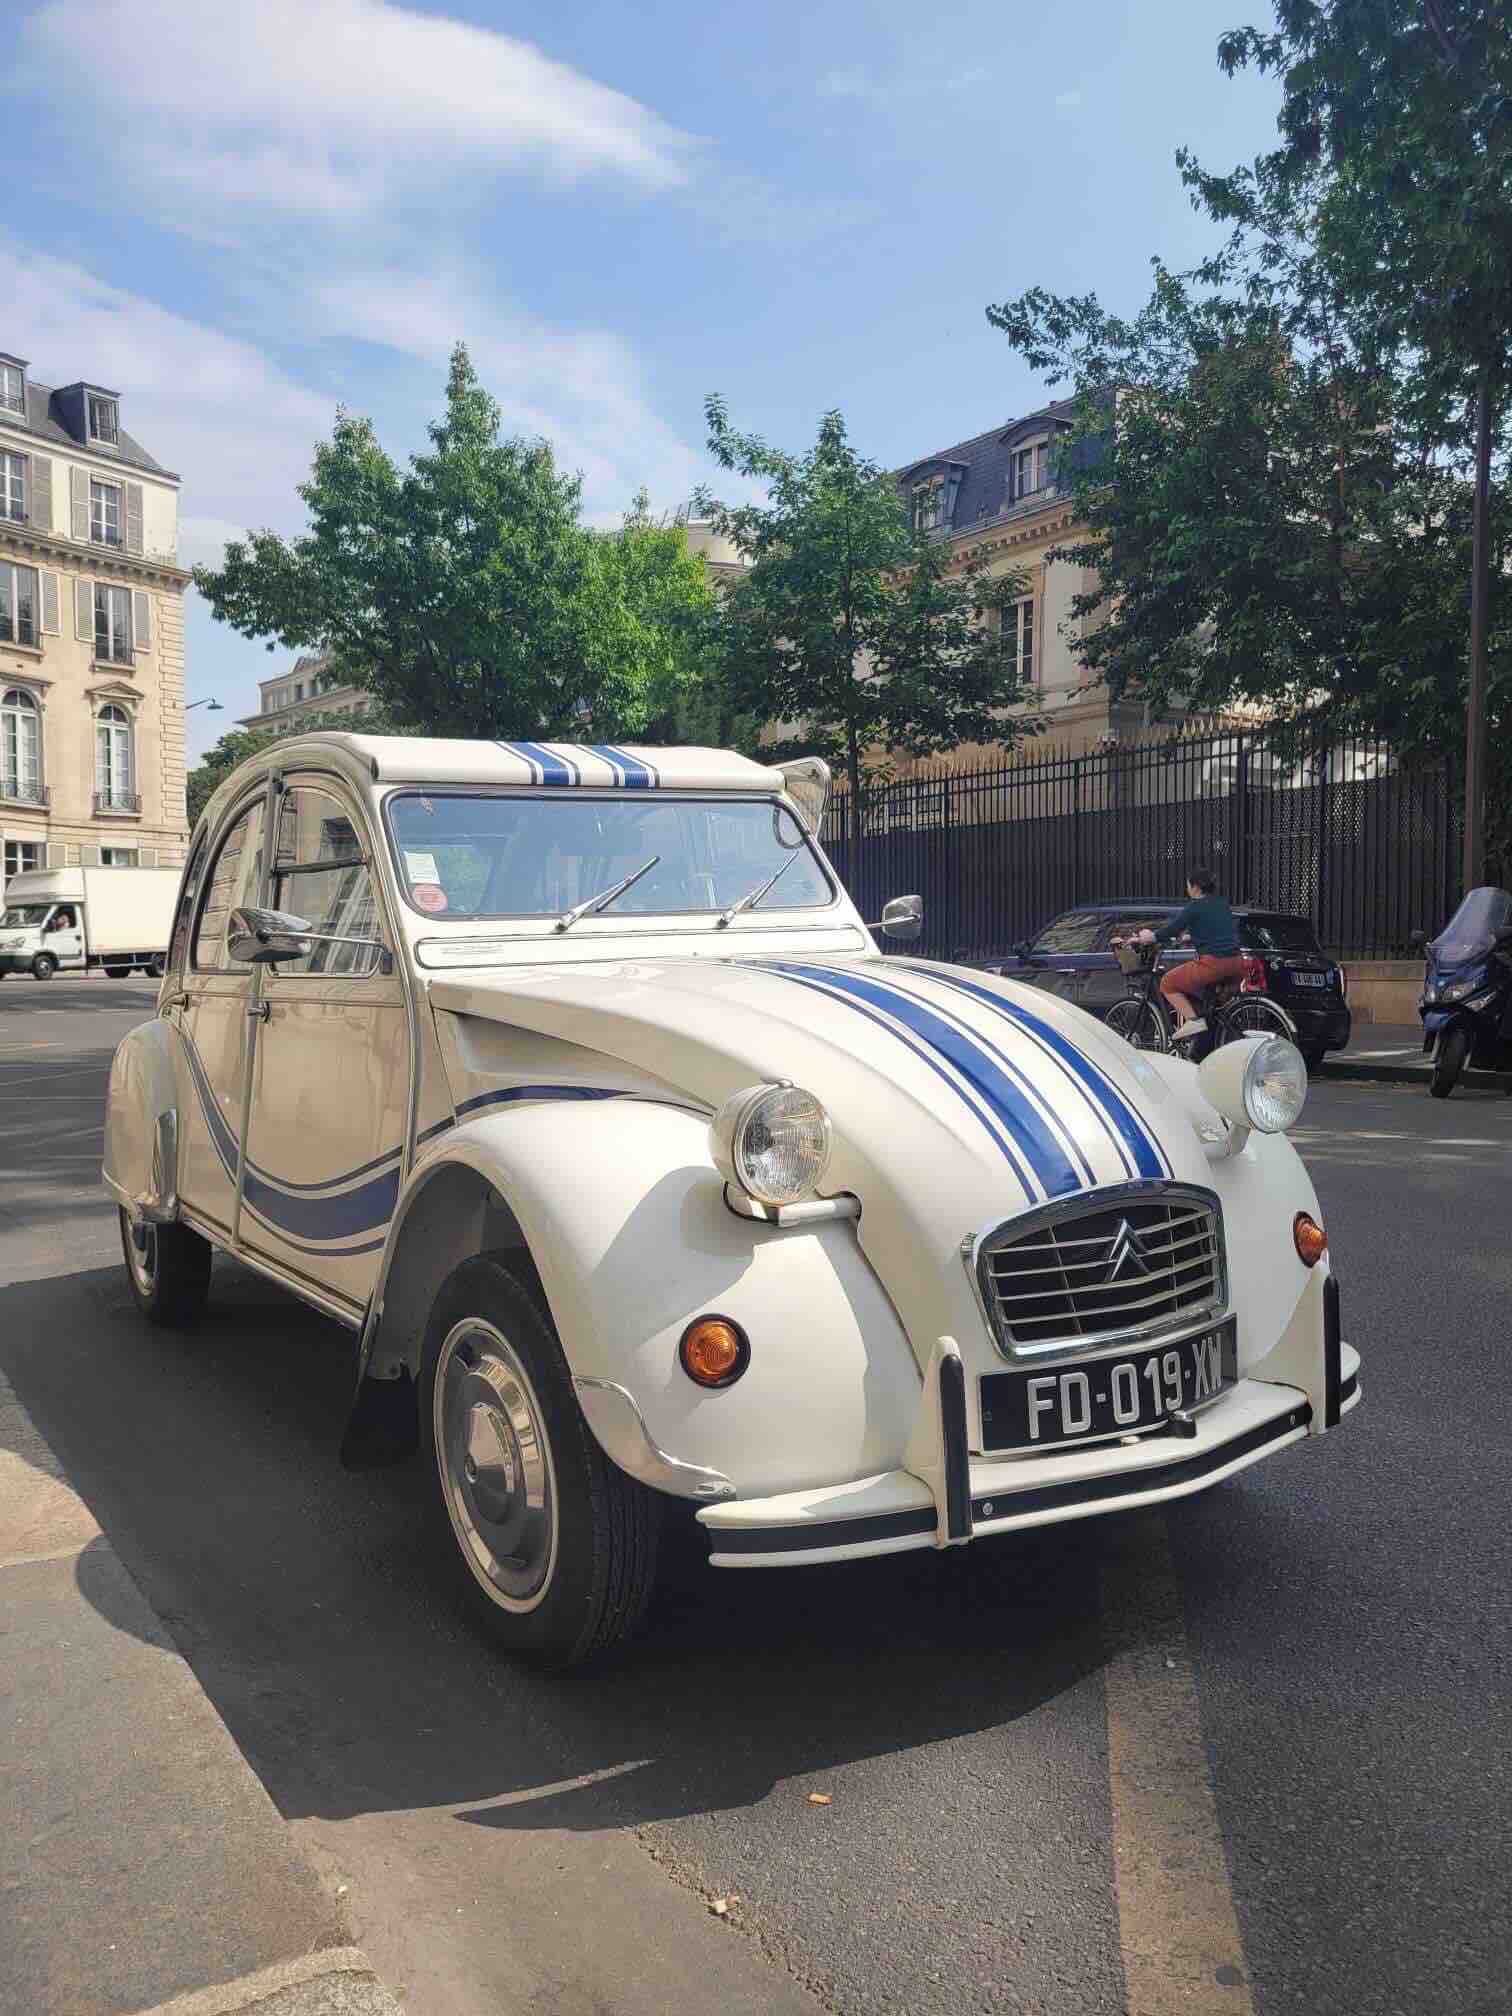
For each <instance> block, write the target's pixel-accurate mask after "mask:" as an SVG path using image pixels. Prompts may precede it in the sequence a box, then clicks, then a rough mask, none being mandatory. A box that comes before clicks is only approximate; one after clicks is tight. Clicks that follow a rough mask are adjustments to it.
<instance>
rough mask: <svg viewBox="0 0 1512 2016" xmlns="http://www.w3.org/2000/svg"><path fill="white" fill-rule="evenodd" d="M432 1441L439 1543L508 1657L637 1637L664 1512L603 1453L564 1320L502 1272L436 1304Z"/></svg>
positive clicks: (480, 1264) (455, 1277)
mask: <svg viewBox="0 0 1512 2016" xmlns="http://www.w3.org/2000/svg"><path fill="white" fill-rule="evenodd" d="M420 1435H421V1443H422V1447H423V1449H424V1452H425V1461H426V1468H427V1470H428V1472H429V1490H430V1495H431V1505H432V1522H433V1525H434V1527H435V1529H436V1533H437V1537H438V1538H439V1539H440V1541H441V1542H442V1544H443V1545H444V1546H445V1547H446V1548H447V1550H448V1551H449V1553H450V1554H451V1556H452V1558H453V1559H454V1560H455V1561H456V1563H457V1564H458V1567H459V1569H460V1571H461V1573H460V1580H461V1584H462V1588H463V1591H464V1593H465V1595H466V1597H467V1599H468V1601H469V1603H470V1605H471V1608H472V1611H473V1615H474V1617H475V1618H477V1619H478V1620H479V1621H480V1622H482V1623H483V1624H484V1626H485V1627H486V1628H487V1630H488V1631H489V1633H490V1635H491V1636H492V1637H493V1638H494V1639H495V1640H496V1641H497V1642H498V1644H500V1645H501V1646H502V1647H503V1649H504V1650H506V1651H508V1652H514V1653H517V1654H520V1655H523V1656H525V1657H527V1658H530V1659H533V1660H535V1661H537V1662H539V1663H540V1664H543V1665H547V1666H557V1667H560V1666H571V1665H575V1664H576V1663H577V1662H578V1661H580V1660H583V1659H587V1658H589V1657H591V1656H592V1655H593V1654H595V1653H599V1652H603V1651H605V1650H607V1649H608V1647H610V1646H611V1645H613V1644H615V1643H617V1642H618V1641H619V1640H620V1639H622V1638H625V1637H628V1636H629V1635H630V1633H631V1632H632V1631H633V1630H634V1629H635V1627H636V1626H637V1625H638V1624H639V1622H640V1620H641V1617H642V1615H643V1614H644V1612H645V1608H646V1604H647V1602H648V1601H649V1599H650V1595H651V1590H652V1587H653V1584H654V1582H655V1579H656V1555H657V1541H658V1537H659V1533H660V1528H661V1524H662V1513H663V1509H664V1508H663V1504H662V1501H661V1500H660V1499H659V1498H658V1497H657V1495H656V1493H655V1492H653V1491H649V1490H647V1488H646V1487H645V1485H643V1484H640V1483H637V1482H636V1481H635V1479H634V1478H632V1477H628V1476H626V1474H625V1473H624V1471H622V1470H620V1469H618V1468H616V1466H615V1465H614V1464H612V1463H611V1462H610V1461H609V1459H608V1458H607V1457H606V1456H605V1455H604V1453H603V1451H602V1450H601V1449H600V1448H599V1446H598V1444H597V1442H596V1441H595V1440H594V1438H593V1435H592V1433H591V1432H590V1430H589V1427H588V1424H587V1422H586V1421H585V1420H584V1419H583V1414H582V1410H581V1408H580V1407H579V1406H578V1403H577V1398H576V1395H575V1394H574V1393H573V1390H572V1379H571V1375H570V1374H569V1372H568V1369H567V1361H566V1358H565V1357H564V1355H563V1352H562V1347H561V1345H560V1343H559V1342H558V1340H557V1336H556V1332H555V1331H554V1329H553V1328H552V1326H551V1323H550V1320H549V1319H548V1318H547V1317H546V1316H545V1315H544V1314H543V1313H542V1311H541V1310H540V1309H539V1308H538V1307H537V1305H536V1304H535V1302H534V1301H532V1299H531V1298H530V1296H529V1295H528V1294H527V1293H526V1292H525V1290H524V1289H523V1288H522V1287H521V1286H520V1284H519V1282H518V1281H517V1280H516V1279H515V1278H514V1276H513V1275H512V1274H510V1273H508V1272H506V1270H505V1269H504V1268H503V1267H501V1266H500V1265H499V1264H498V1262H497V1261H495V1260H490V1259H487V1258H479V1259H476V1260H468V1261H465V1262H464V1263H463V1265H462V1266H460V1267H458V1268H457V1269H456V1271H455V1272H454V1273H453V1274H452V1275H451V1276H450V1277H449V1278H448V1279H447V1281H446V1282H445V1284H444V1285H443V1287H442V1289H441V1292H440V1294H439V1295H438V1296H437V1297H436V1301H435V1305H434V1307H433V1308H432V1310H431V1318H430V1324H429V1326H428V1328H427V1331H426V1338H425V1357H424V1365H423V1370H422V1373H421V1379H420Z"/></svg>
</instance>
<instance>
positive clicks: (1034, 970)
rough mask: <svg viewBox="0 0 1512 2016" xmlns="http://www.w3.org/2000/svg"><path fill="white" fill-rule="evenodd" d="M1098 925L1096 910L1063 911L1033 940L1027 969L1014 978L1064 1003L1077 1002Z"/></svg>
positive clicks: (1094, 943) (1084, 981)
mask: <svg viewBox="0 0 1512 2016" xmlns="http://www.w3.org/2000/svg"><path fill="white" fill-rule="evenodd" d="M1099 921H1100V920H1099V915H1098V912H1097V911H1096V910H1068V911H1066V912H1065V914H1064V915H1063V916H1061V917H1057V918H1056V920H1055V922H1054V923H1053V924H1050V925H1047V926H1046V928H1045V929H1044V930H1043V931H1042V932H1041V933H1040V935H1039V937H1038V938H1036V939H1035V941H1034V944H1033V945H1032V946H1031V947H1030V953H1029V963H1028V965H1027V966H1026V967H1025V969H1024V970H1023V971H1022V972H1021V973H1018V974H1016V975H1015V976H1014V977H1015V978H1016V979H1021V980H1027V981H1028V982H1029V984H1030V986H1031V987H1039V988H1042V989H1043V990H1044V991H1045V992H1046V993H1047V994H1058V995H1059V996H1060V998H1061V999H1062V1000H1063V1001H1075V1002H1080V1000H1081V997H1082V991H1083V989H1084V987H1085V984H1086V977H1087V969H1088V966H1089V963H1090V957H1091V954H1092V953H1093V951H1094V950H1095V949H1096V945H1097V929H1098V924H1099Z"/></svg>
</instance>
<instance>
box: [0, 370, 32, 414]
mask: <svg viewBox="0 0 1512 2016" xmlns="http://www.w3.org/2000/svg"><path fill="white" fill-rule="evenodd" d="M0 407H3V408H4V409H5V411H6V412H7V413H24V412H25V411H26V380H25V378H24V377H23V375H22V372H21V366H20V365H19V364H0Z"/></svg>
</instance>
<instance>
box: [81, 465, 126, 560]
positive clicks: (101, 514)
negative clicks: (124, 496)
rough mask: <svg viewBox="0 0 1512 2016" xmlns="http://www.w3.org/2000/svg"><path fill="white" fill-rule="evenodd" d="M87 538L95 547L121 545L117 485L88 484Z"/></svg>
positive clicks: (92, 481)
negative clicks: (88, 537)
mask: <svg viewBox="0 0 1512 2016" xmlns="http://www.w3.org/2000/svg"><path fill="white" fill-rule="evenodd" d="M89 536H90V538H91V539H92V540H93V541H94V543H95V545H96V546H119V545H120V543H121V486H120V484H119V483H98V482H96V481H95V480H94V478H93V477H91V478H90V483H89Z"/></svg>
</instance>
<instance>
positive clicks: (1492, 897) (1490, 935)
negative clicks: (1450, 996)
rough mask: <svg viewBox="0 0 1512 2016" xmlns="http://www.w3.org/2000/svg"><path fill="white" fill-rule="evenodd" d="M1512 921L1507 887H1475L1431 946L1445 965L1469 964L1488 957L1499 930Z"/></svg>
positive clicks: (1510, 898)
mask: <svg viewBox="0 0 1512 2016" xmlns="http://www.w3.org/2000/svg"><path fill="white" fill-rule="evenodd" d="M1508 924H1512V896H1509V895H1508V894H1507V892H1506V890H1505V889H1472V890H1471V891H1470V894H1469V895H1468V896H1467V897H1466V898H1465V900H1464V902H1463V903H1461V905H1460V907H1459V908H1458V910H1456V911H1455V913H1454V915H1453V916H1452V917H1451V918H1450V919H1449V922H1448V923H1447V924H1446V925H1445V926H1444V928H1443V930H1442V931H1441V932H1440V933H1439V935H1438V936H1437V938H1435V939H1434V940H1433V941H1432V943H1431V944H1430V945H1429V947H1428V950H1429V951H1430V952H1431V953H1432V954H1433V956H1434V957H1435V958H1436V959H1437V960H1438V961H1439V962H1440V964H1441V965H1444V966H1468V965H1469V964H1470V962H1471V961H1472V960H1473V959H1484V958H1485V957H1486V956H1487V954H1488V953H1489V952H1490V950H1491V945H1492V941H1493V940H1494V939H1495V937H1496V934H1497V932H1498V931H1500V930H1502V929H1503V928H1504V927H1505V926H1506V925H1508Z"/></svg>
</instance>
